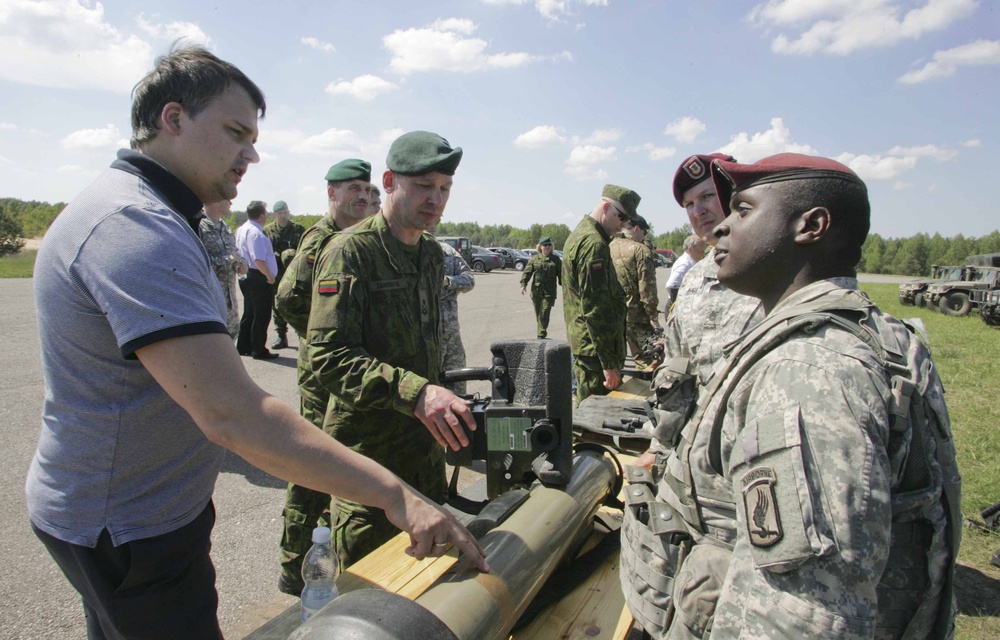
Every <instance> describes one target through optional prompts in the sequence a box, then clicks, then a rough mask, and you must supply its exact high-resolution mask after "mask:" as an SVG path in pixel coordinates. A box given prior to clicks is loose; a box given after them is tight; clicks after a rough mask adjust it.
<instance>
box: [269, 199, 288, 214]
mask: <svg viewBox="0 0 1000 640" xmlns="http://www.w3.org/2000/svg"><path fill="white" fill-rule="evenodd" d="M271 211H274V212H275V213H277V212H278V211H288V205H287V204H286V203H285V201H284V200H278V201H277V202H275V203H274V205H273V206H272V207H271Z"/></svg>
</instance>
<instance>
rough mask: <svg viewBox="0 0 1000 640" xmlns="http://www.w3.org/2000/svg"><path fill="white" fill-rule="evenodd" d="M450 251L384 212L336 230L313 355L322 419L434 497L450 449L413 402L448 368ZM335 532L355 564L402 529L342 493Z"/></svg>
mask: <svg viewBox="0 0 1000 640" xmlns="http://www.w3.org/2000/svg"><path fill="white" fill-rule="evenodd" d="M443 281H444V256H443V254H442V251H441V247H440V245H439V244H438V242H437V240H435V239H434V238H433V237H432V236H430V235H429V234H424V235H423V237H422V238H421V239H420V241H419V242H418V243H417V245H415V246H410V245H406V244H403V243H402V242H400V241H398V240H397V239H396V238H394V237H393V236H392V234H391V233H390V232H389V228H388V225H387V223H386V220H385V218H384V217H383V215H382V214H381V213H378V214H376V215H374V216H372V217H371V218H368V219H367V220H365V221H363V222H360V223H358V224H357V225H355V226H353V227H351V228H350V229H347V230H345V231H342V232H341V233H339V234H337V235H336V236H335V237H334V238H333V239H332V240H331V241H330V242H329V243H328V244H327V245H326V246H325V247H324V248H323V250H322V251H321V252H320V254H319V256H318V258H317V259H316V268H315V271H314V286H313V299H312V310H311V312H310V314H309V330H308V346H307V350H308V354H309V362H310V363H311V367H312V371H313V374H314V375H315V376H316V378H317V380H318V381H319V382H320V384H321V385H322V386H323V388H324V389H326V390H328V391H330V393H331V396H330V400H329V408H328V409H327V413H326V419H325V421H324V425H323V428H324V430H325V431H327V433H329V434H331V435H332V436H333V437H334V438H336V439H337V440H338V441H340V442H341V443H342V444H344V445H345V446H347V447H350V448H351V449H353V450H354V451H356V452H358V453H361V454H363V455H365V456H368V457H370V458H372V459H374V460H376V461H377V462H379V463H381V464H382V465H384V466H385V467H387V468H388V469H389V470H390V471H392V472H393V473H395V474H396V475H398V476H399V477H400V478H402V479H403V480H404V481H405V482H407V483H408V484H410V485H411V486H413V487H414V488H415V489H416V490H417V491H419V492H421V493H423V494H424V495H425V496H427V497H428V498H429V499H431V500H434V501H437V502H441V501H443V499H444V497H445V465H444V450H443V449H442V448H441V447H440V446H439V445H438V444H437V442H436V441H435V440H434V437H433V436H432V435H431V433H430V432H429V431H428V430H427V428H426V427H425V426H424V425H423V423H422V422H420V420H419V419H417V418H416V417H414V415H413V411H414V408H415V406H416V403H417V399H418V398H419V396H420V394H421V392H422V391H423V389H424V387H425V386H426V385H427V384H428V382H429V381H437V379H438V376H439V374H440V372H441V350H440V341H441V335H440V332H441V317H440V296H441V284H442V282H443ZM333 519H334V540H335V543H336V546H337V550H338V554H339V555H340V559H341V561H342V562H343V566H345V567H346V566H349V565H350V564H352V563H353V562H356V561H357V560H358V559H360V558H362V557H363V556H365V555H366V554H368V553H369V552H371V551H373V550H374V549H376V548H377V547H378V546H379V545H381V544H383V543H384V542H385V541H386V540H388V539H389V538H391V537H392V536H394V535H395V534H396V533H398V530H397V529H396V528H395V527H394V526H392V525H391V524H390V523H389V521H388V519H386V517H385V514H384V513H383V512H382V511H380V510H377V509H374V510H373V509H369V508H368V507H364V506H362V505H360V504H357V503H355V502H350V501H347V500H342V499H338V500H337V501H336V510H335V513H334V514H333Z"/></svg>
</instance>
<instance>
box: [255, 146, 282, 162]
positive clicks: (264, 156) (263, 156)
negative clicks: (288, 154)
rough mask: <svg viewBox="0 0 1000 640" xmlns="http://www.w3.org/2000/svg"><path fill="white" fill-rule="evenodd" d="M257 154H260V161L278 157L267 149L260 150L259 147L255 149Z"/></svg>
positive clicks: (268, 160) (269, 160)
mask: <svg viewBox="0 0 1000 640" xmlns="http://www.w3.org/2000/svg"><path fill="white" fill-rule="evenodd" d="M257 155H259V156H260V161H261V162H271V161H272V160H277V159H278V156H276V155H275V154H273V153H269V152H267V151H261V150H260V149H258V150H257Z"/></svg>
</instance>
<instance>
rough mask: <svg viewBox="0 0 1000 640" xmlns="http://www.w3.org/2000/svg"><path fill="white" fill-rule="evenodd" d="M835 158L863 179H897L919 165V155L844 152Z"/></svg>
mask: <svg viewBox="0 0 1000 640" xmlns="http://www.w3.org/2000/svg"><path fill="white" fill-rule="evenodd" d="M834 160H836V161H837V162H842V163H843V164H846V165H847V166H848V167H850V168H851V169H853V170H854V172H855V173H857V174H858V175H859V176H861V178H862V179H863V180H895V179H896V178H898V177H899V176H900V175H902V174H903V173H905V172H907V171H909V170H911V169H913V168H914V167H915V166H917V156H906V157H892V156H881V155H868V154H863V155H856V154H853V153H842V154H840V155H839V156H837V157H836V158H834Z"/></svg>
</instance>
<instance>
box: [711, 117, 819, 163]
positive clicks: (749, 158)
mask: <svg viewBox="0 0 1000 640" xmlns="http://www.w3.org/2000/svg"><path fill="white" fill-rule="evenodd" d="M719 151H720V152H721V153H728V154H729V155H731V156H733V157H734V158H736V159H737V160H738V161H740V162H743V163H749V162H756V161H757V160H760V159H761V158H766V157H767V156H772V155H774V154H776V153H805V154H809V155H817V154H818V152H817V151H816V150H815V149H813V148H812V147H810V146H809V145H808V144H803V143H798V142H795V141H794V140H793V139H792V133H791V131H789V130H788V127H786V126H785V122H784V120H782V119H781V118H771V128H770V129H768V130H767V131H762V132H759V133H754V134H749V133H747V132H745V131H742V132H740V133H738V134H736V135H735V136H732V138H730V142H729V144H727V145H726V146H724V147H722V148H721V149H719Z"/></svg>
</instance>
